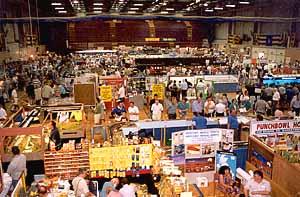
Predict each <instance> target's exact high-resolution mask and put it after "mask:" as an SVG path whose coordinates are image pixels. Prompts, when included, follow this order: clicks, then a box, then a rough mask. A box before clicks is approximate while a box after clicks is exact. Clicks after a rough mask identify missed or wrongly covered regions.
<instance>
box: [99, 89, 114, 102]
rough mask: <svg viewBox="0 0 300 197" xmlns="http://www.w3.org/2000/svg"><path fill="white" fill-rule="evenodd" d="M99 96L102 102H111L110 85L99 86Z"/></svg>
mask: <svg viewBox="0 0 300 197" xmlns="http://www.w3.org/2000/svg"><path fill="white" fill-rule="evenodd" d="M100 96H101V98H102V100H103V101H104V102H111V101H112V89H111V86H101V87H100Z"/></svg>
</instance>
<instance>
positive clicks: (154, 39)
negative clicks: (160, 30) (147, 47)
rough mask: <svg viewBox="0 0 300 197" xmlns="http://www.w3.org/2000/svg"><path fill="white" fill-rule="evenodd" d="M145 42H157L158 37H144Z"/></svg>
mask: <svg viewBox="0 0 300 197" xmlns="http://www.w3.org/2000/svg"><path fill="white" fill-rule="evenodd" d="M145 41H146V42H159V41H160V38H145Z"/></svg>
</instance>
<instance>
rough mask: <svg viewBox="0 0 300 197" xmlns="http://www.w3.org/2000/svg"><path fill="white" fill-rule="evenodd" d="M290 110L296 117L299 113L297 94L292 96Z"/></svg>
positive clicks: (299, 102) (299, 97) (299, 104)
mask: <svg viewBox="0 0 300 197" xmlns="http://www.w3.org/2000/svg"><path fill="white" fill-rule="evenodd" d="M290 106H291V110H292V112H294V113H295V114H296V116H299V113H300V96H299V94H297V95H296V96H294V98H293V99H292V101H291V105H290Z"/></svg>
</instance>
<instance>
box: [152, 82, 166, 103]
mask: <svg viewBox="0 0 300 197" xmlns="http://www.w3.org/2000/svg"><path fill="white" fill-rule="evenodd" d="M164 90H165V88H164V85H163V84H153V85H152V97H154V95H155V94H157V96H158V99H160V100H162V99H164Z"/></svg>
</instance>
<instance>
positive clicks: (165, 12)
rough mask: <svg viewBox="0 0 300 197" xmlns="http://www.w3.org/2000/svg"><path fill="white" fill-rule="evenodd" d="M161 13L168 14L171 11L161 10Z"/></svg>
mask: <svg viewBox="0 0 300 197" xmlns="http://www.w3.org/2000/svg"><path fill="white" fill-rule="evenodd" d="M160 13H161V14H168V13H169V12H167V11H161V12H160Z"/></svg>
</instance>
